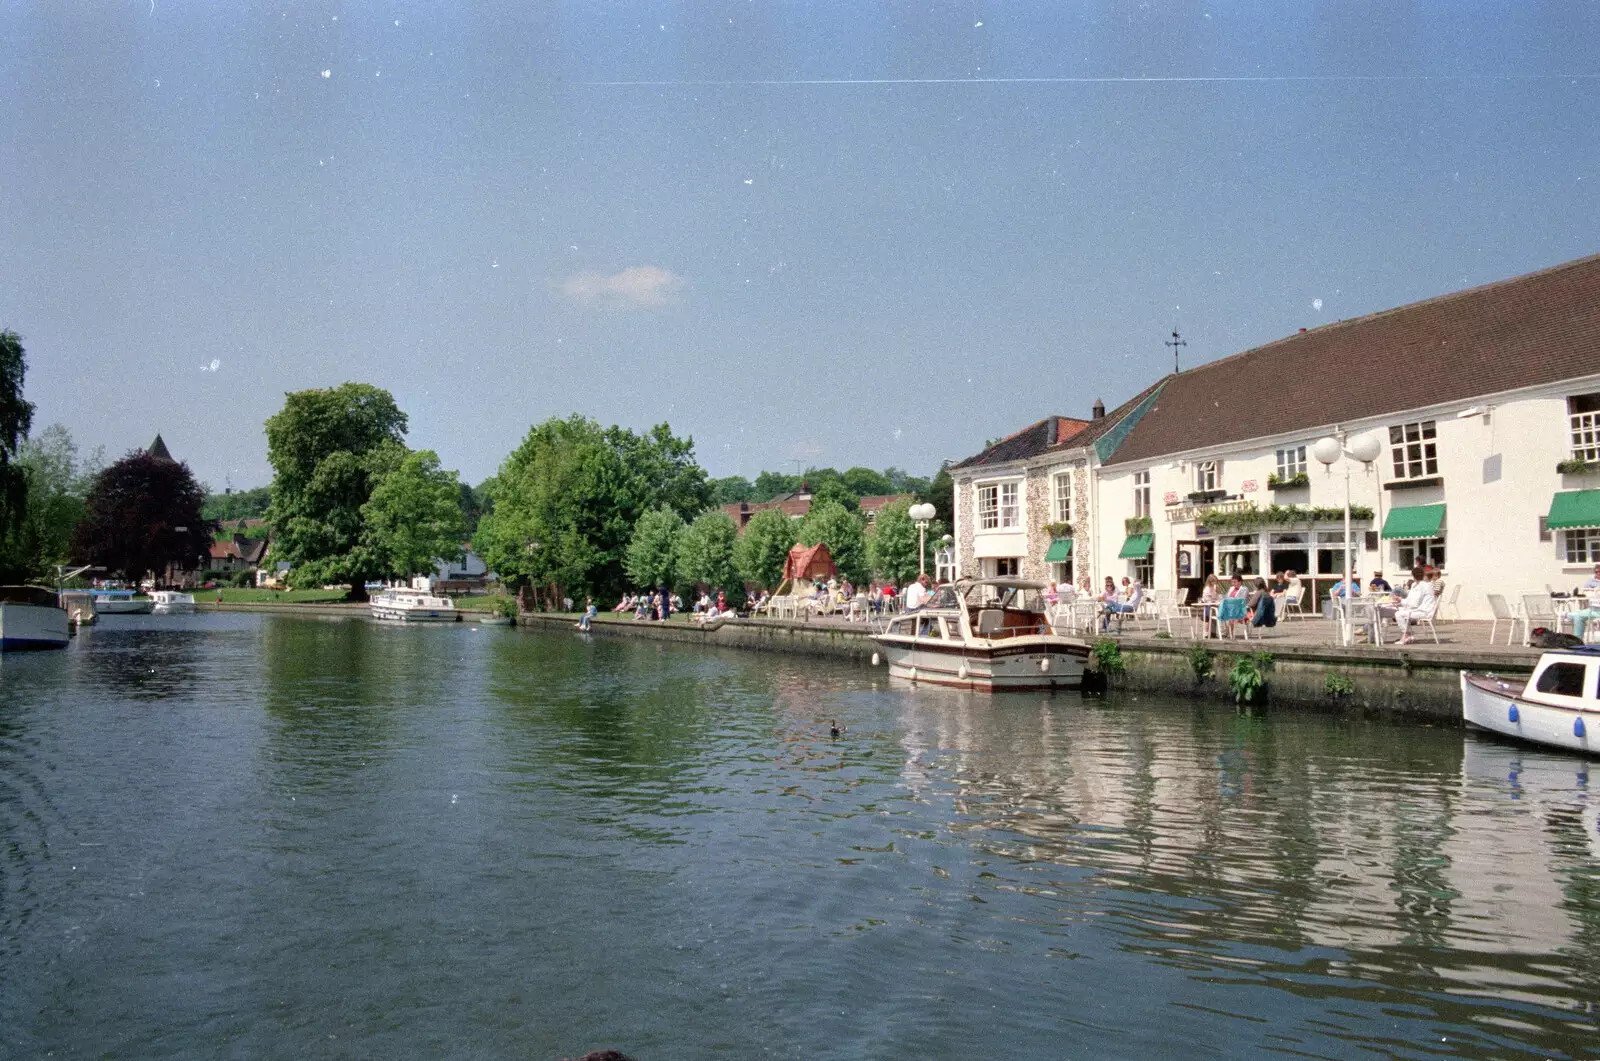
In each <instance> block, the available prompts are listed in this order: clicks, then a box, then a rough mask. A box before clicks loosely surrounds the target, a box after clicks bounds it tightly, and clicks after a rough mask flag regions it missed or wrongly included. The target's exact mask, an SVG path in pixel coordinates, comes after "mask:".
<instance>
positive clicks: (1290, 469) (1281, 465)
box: [1278, 446, 1306, 483]
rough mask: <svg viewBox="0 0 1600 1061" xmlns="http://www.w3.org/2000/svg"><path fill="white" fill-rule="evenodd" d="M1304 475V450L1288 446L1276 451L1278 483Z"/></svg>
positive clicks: (1302, 447) (1301, 447)
mask: <svg viewBox="0 0 1600 1061" xmlns="http://www.w3.org/2000/svg"><path fill="white" fill-rule="evenodd" d="M1304 474H1306V448H1305V447H1304V446H1289V447H1287V448H1285V449H1280V450H1279V451H1278V481H1279V482H1280V483H1281V482H1285V481H1287V480H1289V479H1293V478H1294V477H1295V476H1297V475H1304Z"/></svg>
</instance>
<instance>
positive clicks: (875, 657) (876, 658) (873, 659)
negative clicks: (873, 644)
mask: <svg viewBox="0 0 1600 1061" xmlns="http://www.w3.org/2000/svg"><path fill="white" fill-rule="evenodd" d="M872 665H873V666H874V667H876V666H877V665H878V654H877V653H876V652H874V653H873V654H872Z"/></svg>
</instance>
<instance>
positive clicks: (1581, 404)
mask: <svg viewBox="0 0 1600 1061" xmlns="http://www.w3.org/2000/svg"><path fill="white" fill-rule="evenodd" d="M1567 423H1568V425H1569V426H1570V428H1571V430H1572V456H1573V458H1574V459H1576V460H1582V461H1600V394H1574V395H1573V396H1572V397H1570V398H1568V399H1567Z"/></svg>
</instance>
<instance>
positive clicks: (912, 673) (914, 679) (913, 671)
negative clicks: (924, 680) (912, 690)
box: [906, 667, 917, 681]
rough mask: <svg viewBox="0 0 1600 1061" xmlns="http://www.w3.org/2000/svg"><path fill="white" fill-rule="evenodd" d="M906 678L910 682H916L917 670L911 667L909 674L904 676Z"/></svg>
mask: <svg viewBox="0 0 1600 1061" xmlns="http://www.w3.org/2000/svg"><path fill="white" fill-rule="evenodd" d="M906 677H908V678H910V679H911V680H912V681H916V680H917V668H915V667H912V668H911V673H910V674H908V675H906Z"/></svg>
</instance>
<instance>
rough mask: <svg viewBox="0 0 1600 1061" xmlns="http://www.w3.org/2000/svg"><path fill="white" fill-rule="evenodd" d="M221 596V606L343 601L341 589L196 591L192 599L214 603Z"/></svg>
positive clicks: (228, 589) (223, 588) (343, 596)
mask: <svg viewBox="0 0 1600 1061" xmlns="http://www.w3.org/2000/svg"><path fill="white" fill-rule="evenodd" d="M218 594H221V598H220V599H221V601H222V603H223V604H335V603H338V602H339V601H342V600H344V599H345V591H344V590H342V589H236V588H234V587H231V586H224V587H222V588H221V589H197V590H195V591H194V599H195V600H197V601H200V602H202V603H207V602H215V601H217V600H218Z"/></svg>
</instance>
